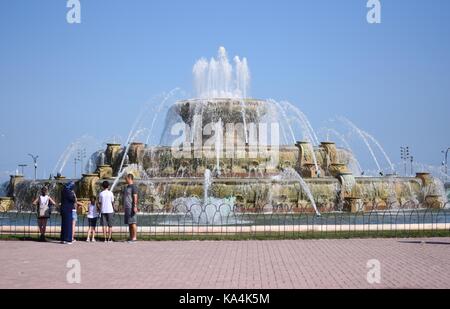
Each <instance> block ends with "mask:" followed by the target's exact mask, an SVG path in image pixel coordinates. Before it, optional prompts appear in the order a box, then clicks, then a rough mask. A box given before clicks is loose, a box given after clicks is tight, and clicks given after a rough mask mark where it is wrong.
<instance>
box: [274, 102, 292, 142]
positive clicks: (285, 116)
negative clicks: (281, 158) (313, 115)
mask: <svg viewBox="0 0 450 309" xmlns="http://www.w3.org/2000/svg"><path fill="white" fill-rule="evenodd" d="M268 102H269V103H271V104H273V105H274V106H276V108H277V109H278V110H279V111H280V112H281V115H282V116H283V118H284V119H286V120H287V119H288V116H287V114H286V110H285V109H284V108H283V107H282V106H281V105H280V103H278V102H277V101H275V100H273V99H269V100H268ZM285 123H286V124H287V126H288V128H289V132H290V133H291V138H292V143H293V144H295V143H296V142H297V140H296V138H295V134H294V130H293V129H292V126H291V125H290V123H289V121H286V122H285Z"/></svg>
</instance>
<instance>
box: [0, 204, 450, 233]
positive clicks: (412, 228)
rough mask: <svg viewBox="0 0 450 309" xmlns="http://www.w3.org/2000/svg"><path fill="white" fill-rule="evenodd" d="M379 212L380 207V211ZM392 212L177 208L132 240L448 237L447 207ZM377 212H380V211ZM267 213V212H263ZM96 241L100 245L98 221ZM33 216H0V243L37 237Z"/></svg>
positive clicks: (146, 217)
mask: <svg viewBox="0 0 450 309" xmlns="http://www.w3.org/2000/svg"><path fill="white" fill-rule="evenodd" d="M384 206H385V205H384ZM419 206H420V205H417V207H414V208H405V207H403V208H394V207H392V205H391V207H383V208H387V209H373V210H371V211H361V212H356V213H349V212H327V213H323V214H321V215H320V216H317V215H316V214H315V213H311V210H310V209H305V210H302V209H298V208H294V207H291V208H290V207H288V206H286V207H282V208H279V207H278V208H272V209H271V210H270V211H267V212H264V211H259V212H245V211H243V210H242V209H238V208H235V207H232V206H230V205H226V204H223V205H214V204H208V205H201V204H192V205H186V204H184V205H181V206H179V207H175V208H173V209H171V210H170V211H163V210H161V211H156V212H151V213H139V214H138V236H139V238H141V239H157V238H173V239H185V238H231V239H265V238H274V237H275V238H330V237H331V238H333V237H413V236H430V237H432V236H450V232H449V229H450V209H448V208H450V204H449V203H447V204H446V205H445V207H444V208H440V209H423V208H420V207H419ZM380 208H381V207H380ZM266 210H267V209H266ZM98 221H99V223H98V226H97V229H96V234H97V238H98V239H100V240H102V235H103V234H102V227H101V223H100V220H98ZM37 223H38V219H37V214H36V213H35V212H20V211H8V212H2V213H0V239H2V238H3V239H9V238H16V239H34V238H37V237H38V236H39V229H38V226H37ZM60 225H61V217H60V215H59V213H57V212H54V213H52V215H51V216H50V218H49V219H48V221H47V230H46V236H48V237H50V238H55V239H58V238H59V233H60ZM87 229H88V219H87V217H86V215H78V219H77V222H76V229H75V231H76V238H78V239H83V238H84V237H86V232H87ZM113 238H114V239H115V240H125V239H127V238H128V226H126V225H125V224H124V215H123V213H116V214H115V215H114V219H113Z"/></svg>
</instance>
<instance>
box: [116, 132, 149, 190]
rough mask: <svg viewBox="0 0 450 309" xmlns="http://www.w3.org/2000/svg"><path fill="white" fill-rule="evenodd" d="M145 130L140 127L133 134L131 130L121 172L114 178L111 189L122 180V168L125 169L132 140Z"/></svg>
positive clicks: (120, 168) (121, 163)
mask: <svg viewBox="0 0 450 309" xmlns="http://www.w3.org/2000/svg"><path fill="white" fill-rule="evenodd" d="M144 131H145V130H144V129H140V130H137V131H136V132H134V133H132V134H131V132H130V135H129V136H128V140H127V144H126V145H127V146H126V147H125V149H124V153H123V156H122V160H121V162H120V165H119V172H118V174H119V176H117V178H116V179H115V180H114V183H113V185H112V186H111V191H112V190H114V188H115V187H116V185H117V183H118V182H119V180H120V177H121V176H123V173H122V169H123V165H124V164H125V162H126V161H127V159H128V151H129V150H130V147H131V141H133V140H134V139H135V138H136V137H137V136H138V135H139V134H141V133H142V132H144Z"/></svg>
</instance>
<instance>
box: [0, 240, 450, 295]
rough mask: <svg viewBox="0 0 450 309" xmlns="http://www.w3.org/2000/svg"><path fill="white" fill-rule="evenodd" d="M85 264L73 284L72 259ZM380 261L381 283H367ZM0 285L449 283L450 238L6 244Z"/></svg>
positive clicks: (0, 247) (1, 246) (0, 249)
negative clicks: (78, 280)
mask: <svg viewBox="0 0 450 309" xmlns="http://www.w3.org/2000/svg"><path fill="white" fill-rule="evenodd" d="M71 259H77V260H79V262H80V265H81V283H80V284H69V283H67V280H66V274H67V272H68V271H69V269H68V268H67V267H66V263H67V261H68V260H71ZM371 259H377V260H378V261H380V263H381V264H380V266H381V269H380V272H381V283H380V284H376V283H375V284H369V283H368V281H367V273H368V271H369V268H368V267H367V262H368V260H371ZM0 274H1V275H0V288H2V289H3V288H92V287H94V288H193V289H195V288H225V289H235V288H256V289H260V288H450V238H433V239H351V240H276V241H168V242H138V243H135V244H128V243H125V242H123V243H120V242H117V243H107V244H106V243H95V244H92V243H91V244H90V243H85V242H77V243H74V244H73V245H72V246H68V245H60V244H58V243H38V242H18V241H0Z"/></svg>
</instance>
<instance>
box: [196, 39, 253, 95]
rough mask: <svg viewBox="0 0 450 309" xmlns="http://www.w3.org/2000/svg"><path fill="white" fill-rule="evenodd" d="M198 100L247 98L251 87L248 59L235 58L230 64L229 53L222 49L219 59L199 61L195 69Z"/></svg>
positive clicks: (202, 59) (219, 52)
mask: <svg viewBox="0 0 450 309" xmlns="http://www.w3.org/2000/svg"><path fill="white" fill-rule="evenodd" d="M192 73H193V75H194V88H195V91H196V97H197V98H246V97H247V95H248V91H249V86H250V70H249V67H248V63H247V59H246V58H243V59H242V60H241V59H240V58H239V57H238V56H236V57H234V70H233V65H232V64H231V63H230V61H229V59H228V55H227V51H226V50H225V48H224V47H220V48H219V51H218V53H217V58H214V57H213V58H211V59H210V60H209V61H208V60H206V59H205V58H201V59H199V60H198V61H197V62H196V63H195V65H194V67H193V69H192Z"/></svg>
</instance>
